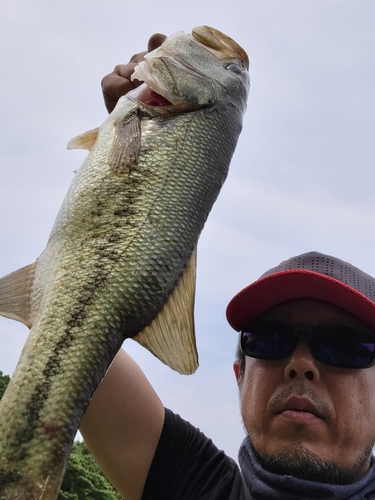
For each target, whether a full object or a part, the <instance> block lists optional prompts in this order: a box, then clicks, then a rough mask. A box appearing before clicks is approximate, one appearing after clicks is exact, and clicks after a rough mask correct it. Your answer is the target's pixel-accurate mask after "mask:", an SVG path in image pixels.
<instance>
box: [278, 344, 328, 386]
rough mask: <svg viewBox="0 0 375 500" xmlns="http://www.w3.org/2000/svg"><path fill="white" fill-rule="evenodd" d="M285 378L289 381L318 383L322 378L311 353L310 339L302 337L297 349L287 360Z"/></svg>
mask: <svg viewBox="0 0 375 500" xmlns="http://www.w3.org/2000/svg"><path fill="white" fill-rule="evenodd" d="M287 359H288V361H287V364H286V366H285V370H284V376H285V377H286V378H288V379H295V378H302V379H307V380H310V381H312V380H314V381H317V380H318V379H319V377H320V372H319V369H318V367H317V365H316V362H315V358H314V356H313V354H312V352H311V348H310V344H309V339H308V337H307V336H306V335H301V336H300V337H299V339H298V343H297V345H296V348H295V349H294V351H293V352H292V354H291V355H290V356H289V358H287Z"/></svg>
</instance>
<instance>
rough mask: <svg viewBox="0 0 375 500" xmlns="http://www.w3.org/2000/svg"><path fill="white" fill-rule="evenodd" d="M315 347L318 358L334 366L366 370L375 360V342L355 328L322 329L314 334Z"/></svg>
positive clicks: (331, 327)
mask: <svg viewBox="0 0 375 500" xmlns="http://www.w3.org/2000/svg"><path fill="white" fill-rule="evenodd" d="M313 345H314V351H315V356H316V358H317V359H319V360H320V361H322V362H323V363H326V364H329V365H332V366H340V367H343V368H358V369H359V368H365V367H366V366H369V365H371V363H372V362H373V361H374V358H375V341H374V340H373V339H371V338H369V336H368V335H366V334H364V333H363V332H361V331H360V330H356V329H354V328H345V327H333V326H330V327H327V328H320V329H319V330H318V331H315V332H314V334H313Z"/></svg>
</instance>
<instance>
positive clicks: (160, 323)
mask: <svg viewBox="0 0 375 500" xmlns="http://www.w3.org/2000/svg"><path fill="white" fill-rule="evenodd" d="M195 276H196V250H195V251H194V252H193V254H192V256H191V258H190V261H189V264H188V265H187V267H186V269H185V271H184V273H183V275H182V276H181V278H180V280H179V282H178V284H177V286H176V288H175V289H174V291H173V293H172V295H171V296H170V298H169V299H168V302H167V303H166V304H165V306H164V307H163V309H162V310H161V311H160V313H159V314H158V316H157V317H156V318H155V319H154V321H153V322H152V323H151V325H149V326H147V327H146V328H145V329H144V330H143V331H142V332H140V333H138V334H137V335H136V336H135V337H132V338H133V340H135V341H137V342H138V343H139V344H141V345H142V346H143V347H145V348H146V349H148V350H149V351H150V352H152V354H154V355H155V356H156V357H157V358H159V359H160V361H162V362H163V363H165V364H166V365H168V366H169V367H170V368H172V369H173V370H175V371H177V372H179V373H181V374H185V375H189V374H191V373H194V372H195V371H196V369H197V368H198V354H197V348H196V343H195V332H194V297H195Z"/></svg>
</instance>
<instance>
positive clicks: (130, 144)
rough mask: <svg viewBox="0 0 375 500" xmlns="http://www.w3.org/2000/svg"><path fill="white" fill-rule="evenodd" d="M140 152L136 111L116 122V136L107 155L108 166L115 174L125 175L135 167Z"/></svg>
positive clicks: (139, 135) (139, 128) (139, 132)
mask: <svg viewBox="0 0 375 500" xmlns="http://www.w3.org/2000/svg"><path fill="white" fill-rule="evenodd" d="M140 151H141V124H140V118H139V115H138V113H137V112H136V111H133V112H131V113H130V114H128V115H127V116H126V117H125V119H124V120H121V121H118V122H116V134H115V139H114V141H113V144H112V146H111V149H110V151H109V154H108V164H109V166H110V169H111V171H112V172H113V173H115V174H127V173H129V172H130V171H131V169H132V168H134V167H136V166H137V163H138V159H139V154H140Z"/></svg>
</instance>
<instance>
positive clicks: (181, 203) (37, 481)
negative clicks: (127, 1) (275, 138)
mask: <svg viewBox="0 0 375 500" xmlns="http://www.w3.org/2000/svg"><path fill="white" fill-rule="evenodd" d="M134 76H135V77H136V78H137V79H139V80H142V81H144V82H145V83H144V84H142V85H141V86H140V87H139V88H137V89H136V90H134V91H132V92H130V93H129V94H127V95H126V96H124V97H122V98H121V99H120V100H119V102H118V104H117V106H116V108H115V109H114V111H113V112H112V113H111V114H110V115H109V117H108V118H107V119H106V120H105V122H104V123H103V124H102V125H101V127H100V128H99V129H95V130H92V131H89V132H87V133H85V134H83V135H81V136H79V137H76V138H75V139H73V140H72V141H70V143H69V144H68V147H69V148H77V147H78V148H79V147H81V148H86V149H88V150H89V151H90V152H89V154H88V156H87V158H86V160H85V161H84V163H83V164H82V166H81V168H80V169H79V170H78V172H77V173H76V175H75V178H74V180H73V182H72V184H71V187H70V188H69V191H68V193H67V195H66V197H65V200H64V202H63V204H62V206H61V209H60V211H59V213H58V215H57V219H56V222H55V224H54V227H53V229H52V232H51V235H50V238H49V240H48V243H47V246H46V249H45V250H44V251H43V253H42V254H41V255H40V257H39V258H38V259H37V260H36V262H34V263H33V264H31V265H29V266H27V267H25V268H22V269H20V270H18V271H16V272H14V273H12V274H9V275H7V276H5V277H4V278H2V279H1V280H0V311H1V312H0V314H2V315H3V316H6V317H8V318H12V319H16V320H19V321H22V322H23V323H24V324H25V325H27V326H28V327H29V328H30V329H31V330H30V334H29V337H28V339H27V342H26V344H25V346H24V349H23V351H22V354H21V357H20V360H19V362H18V365H17V367H16V370H15V373H14V375H13V377H12V379H11V382H10V384H9V386H8V388H7V390H6V392H5V394H4V396H3V399H2V401H1V403H0V499H1V500H18V499H20V500H21V499H22V500H29V499H30V500H31V499H32V500H35V499H43V500H51V499H55V498H56V496H57V494H58V490H59V487H60V483H61V480H62V477H63V473H64V470H65V465H66V462H67V459H68V456H69V453H70V449H71V445H72V442H73V439H74V436H75V434H76V431H77V429H78V426H79V423H80V420H81V418H82V415H83V413H84V411H85V409H86V407H87V405H88V403H89V401H90V398H91V397H92V394H93V392H94V391H95V389H96V387H97V386H98V384H99V382H100V380H101V379H102V378H103V376H104V375H105V373H106V370H107V369H108V366H109V364H110V363H111V361H112V359H113V358H114V356H115V355H116V353H117V351H118V350H119V348H120V347H121V345H122V343H123V341H124V339H126V338H129V337H132V338H133V339H135V340H137V341H138V342H140V343H141V344H142V345H144V346H145V347H146V348H148V349H149V350H150V351H151V352H153V353H154V354H155V355H156V356H157V357H158V358H159V359H161V360H162V361H163V362H164V363H166V364H168V365H169V366H170V367H171V368H173V369H175V370H177V371H179V372H181V373H192V372H193V371H194V370H195V369H196V368H197V363H198V361H197V353H196V348H195V335H194V320H193V303H194V291H195V249H196V245H197V240H198V237H199V234H200V232H201V230H202V228H203V225H204V223H205V220H206V218H207V216H208V213H209V211H210V209H211V207H212V205H213V203H214V202H215V200H216V197H217V196H218V193H219V191H220V188H221V186H222V184H223V182H224V180H225V178H226V176H227V171H228V167H229V163H230V160H231V157H232V154H233V152H234V149H235V146H236V143H237V139H238V136H239V134H240V131H241V127H242V118H243V114H244V111H245V108H246V100H247V94H248V88H249V76H248V58H247V55H246V53H245V52H244V50H243V49H242V48H241V47H239V45H238V44H237V43H236V42H234V41H233V40H232V39H230V38H229V37H227V36H226V35H224V34H222V33H220V32H219V31H217V30H215V29H213V28H208V27H204V26H201V27H198V28H195V29H194V30H193V31H192V34H184V33H182V32H179V33H177V34H176V35H173V36H172V37H170V38H168V39H167V40H166V41H165V42H164V43H163V44H162V46H161V47H159V48H158V49H157V50H155V51H153V52H151V53H149V54H148V55H147V56H146V59H145V61H143V62H142V63H140V64H139V65H138V66H137V68H136V71H135V75H134Z"/></svg>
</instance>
